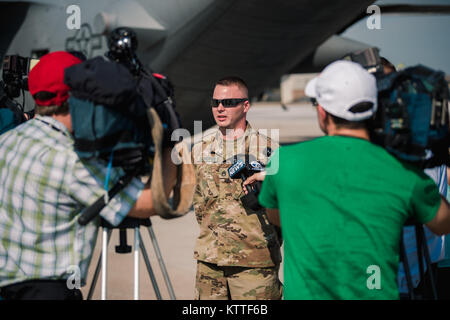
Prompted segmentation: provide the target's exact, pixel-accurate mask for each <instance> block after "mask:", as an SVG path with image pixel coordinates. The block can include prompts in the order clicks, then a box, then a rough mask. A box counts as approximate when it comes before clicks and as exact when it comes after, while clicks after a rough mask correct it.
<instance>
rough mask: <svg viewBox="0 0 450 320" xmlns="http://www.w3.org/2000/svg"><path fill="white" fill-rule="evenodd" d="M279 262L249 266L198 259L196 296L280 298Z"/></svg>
mask: <svg viewBox="0 0 450 320" xmlns="http://www.w3.org/2000/svg"><path fill="white" fill-rule="evenodd" d="M278 270H279V266H277V267H272V268H246V267H228V266H217V265H215V264H212V263H207V262H203V261H197V275H196V284H195V295H194V297H195V299H196V300H280V299H281V295H282V288H283V286H282V284H281V282H280V280H279V279H278Z"/></svg>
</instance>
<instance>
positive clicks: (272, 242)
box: [192, 77, 282, 299]
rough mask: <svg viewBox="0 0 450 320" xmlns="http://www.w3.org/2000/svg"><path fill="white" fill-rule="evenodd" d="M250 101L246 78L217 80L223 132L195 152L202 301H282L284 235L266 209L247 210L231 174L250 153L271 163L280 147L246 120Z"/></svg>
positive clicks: (217, 104) (197, 250)
mask: <svg viewBox="0 0 450 320" xmlns="http://www.w3.org/2000/svg"><path fill="white" fill-rule="evenodd" d="M247 98H248V89H247V86H246V84H245V82H244V81H243V80H242V79H240V78H236V77H229V78H224V79H222V80H220V81H218V82H217V83H216V87H215V90H214V95H213V101H212V106H213V108H212V109H213V115H214V118H215V120H216V122H217V124H218V126H219V129H218V130H217V131H213V132H212V133H210V134H209V135H207V136H204V137H203V138H202V141H201V142H199V143H197V144H195V145H194V146H193V149H192V160H193V163H194V165H195V168H196V177H197V186H196V190H195V195H194V209H195V214H196V217H197V221H198V223H199V225H200V235H199V237H198V239H197V243H196V247H195V252H194V257H195V259H197V261H198V264H197V275H196V298H197V299H280V298H281V291H282V290H281V288H282V286H281V283H280V281H279V279H278V270H279V264H280V262H281V253H280V243H281V239H280V237H279V233H278V232H277V230H276V229H275V227H274V226H273V225H271V224H270V223H269V221H268V219H267V216H266V213H265V209H261V210H258V211H253V210H251V209H246V208H244V207H243V205H242V202H241V200H240V198H241V197H242V196H243V195H244V192H243V189H242V181H241V180H240V179H230V177H229V175H228V168H229V167H230V166H231V165H232V164H233V163H234V161H235V160H236V159H237V158H240V159H242V160H244V159H245V154H247V155H248V156H247V159H248V160H250V161H252V160H253V161H254V160H257V161H259V162H260V163H262V164H263V165H266V164H267V162H268V158H269V156H270V154H271V152H272V151H273V150H274V149H276V148H277V147H278V144H277V143H275V142H273V141H271V140H270V139H269V138H268V137H266V136H264V135H262V134H260V133H258V131H257V130H254V129H252V127H251V126H250V124H248V122H247V121H246V113H247V111H248V110H249V108H250V104H249V101H248V99H247ZM214 99H240V100H235V101H224V100H219V101H217V100H216V101H214ZM224 104H225V105H226V106H227V107H226V108H225V107H224Z"/></svg>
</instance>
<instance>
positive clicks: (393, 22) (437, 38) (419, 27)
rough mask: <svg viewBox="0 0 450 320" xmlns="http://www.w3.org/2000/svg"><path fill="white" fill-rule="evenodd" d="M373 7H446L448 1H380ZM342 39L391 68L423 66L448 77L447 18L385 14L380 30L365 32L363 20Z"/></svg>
mask: <svg viewBox="0 0 450 320" xmlns="http://www.w3.org/2000/svg"><path fill="white" fill-rule="evenodd" d="M375 4H381V5H384V4H437V5H443V4H445V5H450V0H428V1H426V0H404V1H401V0H384V1H382V0H380V1H377V2H375ZM342 36H344V37H347V38H350V39H354V40H358V41H361V42H364V43H368V44H371V45H373V46H376V47H378V48H379V49H380V54H381V55H382V56H384V57H386V58H387V59H388V60H390V61H391V62H392V63H393V64H394V65H397V66H398V65H399V64H403V65H405V66H406V67H408V66H412V65H416V64H419V63H421V64H424V65H426V66H428V67H431V68H434V69H439V70H442V71H444V72H445V73H447V74H450V15H418V14H415V15H412V14H408V15H406V14H403V15H399V14H395V15H394V14H386V15H383V12H381V29H380V30H377V29H374V30H370V29H368V28H367V24H366V19H363V20H361V21H359V22H358V23H356V24H354V25H353V26H351V27H350V28H348V29H347V30H346V31H345V32H344V33H343V34H342Z"/></svg>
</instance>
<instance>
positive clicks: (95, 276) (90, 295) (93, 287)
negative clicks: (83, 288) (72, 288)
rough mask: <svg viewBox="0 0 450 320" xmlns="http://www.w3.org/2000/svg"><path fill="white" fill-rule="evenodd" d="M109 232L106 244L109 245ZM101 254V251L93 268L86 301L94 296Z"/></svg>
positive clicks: (109, 232) (109, 231)
mask: <svg viewBox="0 0 450 320" xmlns="http://www.w3.org/2000/svg"><path fill="white" fill-rule="evenodd" d="M111 232H112V230H108V243H107V244H109V240H110V239H111ZM103 252H104V251H103V250H102V253H100V256H99V257H98V261H97V266H96V267H95V272H94V277H93V278H92V282H91V287H90V288H89V293H88V296H87V300H91V299H92V295H93V294H94V290H95V286H96V284H97V281H98V275H99V274H100V265H101V264H100V263H101V262H102V255H103Z"/></svg>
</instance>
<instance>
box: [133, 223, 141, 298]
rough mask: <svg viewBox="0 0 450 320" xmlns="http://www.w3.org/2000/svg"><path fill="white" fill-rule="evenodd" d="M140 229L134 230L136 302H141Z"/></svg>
mask: <svg viewBox="0 0 450 320" xmlns="http://www.w3.org/2000/svg"><path fill="white" fill-rule="evenodd" d="M140 243H141V241H140V232H139V227H135V228H134V300H139V248H140Z"/></svg>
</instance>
